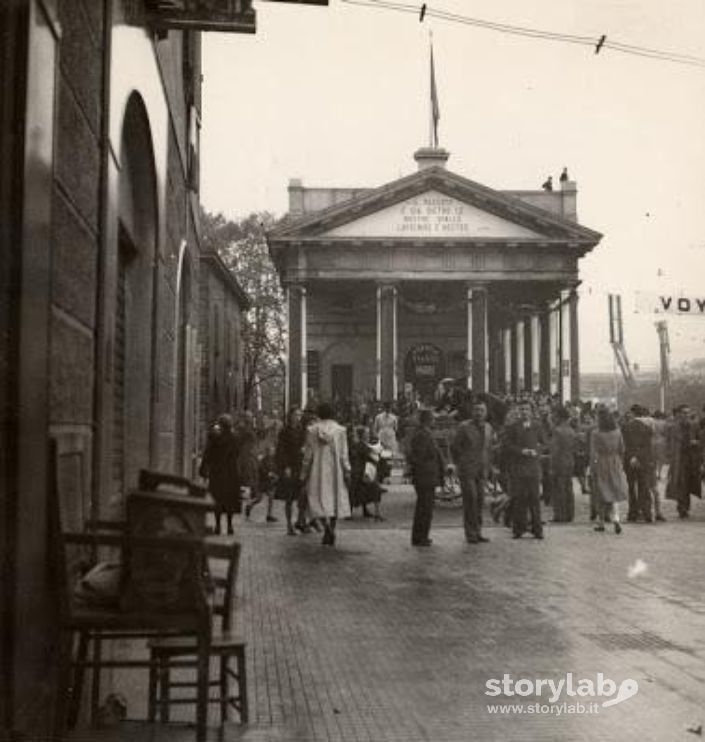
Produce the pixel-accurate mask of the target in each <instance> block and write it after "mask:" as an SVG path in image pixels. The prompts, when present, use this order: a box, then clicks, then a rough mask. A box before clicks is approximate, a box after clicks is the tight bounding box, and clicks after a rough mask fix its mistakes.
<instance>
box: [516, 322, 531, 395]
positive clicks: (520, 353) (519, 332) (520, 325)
mask: <svg viewBox="0 0 705 742" xmlns="http://www.w3.org/2000/svg"><path fill="white" fill-rule="evenodd" d="M524 326H525V322H524V320H522V319H520V320H518V321H517V323H516V344H515V346H514V350H515V353H516V355H515V357H514V366H515V368H516V377H517V393H520V392H525V391H526V390H527V389H528V388H529V384H528V383H527V380H526V363H525V360H526V352H525V350H524V338H525V334H524Z"/></svg>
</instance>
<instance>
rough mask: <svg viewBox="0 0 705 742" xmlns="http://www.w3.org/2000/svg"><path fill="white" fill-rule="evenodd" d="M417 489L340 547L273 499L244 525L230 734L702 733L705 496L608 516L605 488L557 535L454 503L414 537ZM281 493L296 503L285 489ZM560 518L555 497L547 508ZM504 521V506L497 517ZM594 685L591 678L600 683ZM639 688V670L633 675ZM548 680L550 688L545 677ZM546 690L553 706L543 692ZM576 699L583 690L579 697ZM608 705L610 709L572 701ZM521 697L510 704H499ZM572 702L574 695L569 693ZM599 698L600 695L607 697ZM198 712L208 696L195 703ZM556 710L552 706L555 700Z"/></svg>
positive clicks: (129, 733) (91, 734)
mask: <svg viewBox="0 0 705 742" xmlns="http://www.w3.org/2000/svg"><path fill="white" fill-rule="evenodd" d="M413 501H414V497H413V491H412V490H411V488H410V487H408V486H395V487H393V488H391V490H390V492H389V493H388V494H387V495H386V496H385V500H384V503H383V505H384V511H383V512H385V514H386V517H387V520H386V521H384V522H382V523H374V522H371V521H362V520H361V519H359V520H353V521H351V522H343V523H341V525H340V528H339V532H338V545H337V546H336V547H335V548H330V547H323V546H321V544H320V537H319V536H317V535H315V534H311V535H307V536H296V537H290V536H287V535H286V534H285V527H284V523H283V512H281V509H278V510H277V511H276V515H277V516H278V517H279V518H280V520H279V522H278V523H269V524H268V523H265V522H263V519H264V507H263V505H260V507H259V508H258V509H256V510H255V513H254V514H253V519H252V520H250V521H244V522H243V523H242V524H241V527H240V538H241V539H242V542H243V545H244V549H243V552H244V553H243V559H242V565H241V572H240V575H241V577H240V587H239V609H238V610H239V616H238V621H239V623H240V625H241V626H242V629H243V631H244V633H245V636H246V638H247V641H248V672H249V676H250V686H249V692H250V719H251V723H250V724H249V725H248V727H247V728H244V727H240V726H239V725H238V724H237V723H236V722H233V723H231V724H229V725H228V726H226V727H225V728H224V729H223V730H222V731H220V732H219V731H218V730H217V727H216V725H217V717H216V716H215V708H214V715H213V719H212V721H213V724H214V730H213V739H220V740H223V742H229V741H232V742H238V741H242V742H265V741H266V742H319V741H320V742H421V741H422V740H423V741H428V742H467V741H468V740H480V741H482V742H485V741H486V742H491V741H493V740H497V741H498V742H500V741H501V742H509V741H511V740H521V741H522V742H531V741H533V740H540V741H541V742H550V741H551V740H556V741H558V740H561V741H562V740H595V741H597V740H616V739H619V740H622V741H623V742H630V741H631V740H634V741H635V742H636V741H637V740H638V741H639V742H646V741H650V740H654V742H656V741H658V742H662V741H665V742H672V741H673V742H675V741H677V740H694V739H696V738H697V736H698V735H696V733H695V732H693V731H690V732H689V731H688V727H691V728H693V729H694V730H695V731H697V727H698V725H700V724H705V705H704V704H703V699H704V697H705V570H704V569H703V568H702V564H701V560H702V558H703V557H704V556H705V548H704V546H703V543H704V539H705V505H703V503H701V502H699V501H697V502H695V504H694V511H693V516H692V517H691V519H689V520H686V521H679V520H677V518H676V516H675V509H674V507H673V504H672V503H670V502H667V503H666V504H665V506H664V513H665V515H666V517H667V518H668V519H669V520H668V522H666V523H657V524H626V525H625V526H624V532H623V533H622V535H621V536H617V535H615V534H614V533H613V531H612V530H611V529H608V530H607V531H606V532H605V533H596V532H594V531H593V530H592V527H591V524H590V523H589V522H588V518H587V497H583V496H580V495H578V496H577V498H576V502H577V521H576V523H573V524H551V523H550V522H549V523H548V524H547V526H546V538H545V540H544V541H537V540H535V539H533V538H531V537H525V538H524V539H522V540H520V541H514V540H512V539H511V534H510V532H509V531H508V530H506V529H505V528H503V527H501V526H496V525H491V526H489V527H487V528H486V531H485V532H486V534H487V535H488V536H489V537H490V539H491V543H489V544H480V545H469V544H465V543H464V540H463V531H462V529H461V528H460V516H461V510H460V508H459V507H455V508H454V507H449V506H444V507H442V508H437V510H436V516H435V525H434V529H433V531H432V534H431V535H432V538H433V545H432V546H431V547H430V548H426V549H420V548H414V547H412V546H411V545H410V543H409V523H410V520H411V514H412V509H413ZM277 505H278V507H279V508H280V504H279V503H278V504H277ZM545 516H546V518H545V519H546V520H550V508H546V509H545ZM488 520H489V518H488ZM567 673H573V683H574V685H575V686H577V685H578V682H579V680H581V679H587V680H592V681H593V682H597V675H598V673H602V675H603V676H604V678H606V679H608V680H612V681H614V682H615V683H616V684H617V685H618V686H619V685H620V684H622V683H623V682H625V681H628V680H630V679H631V680H635V681H636V682H637V683H638V692H637V693H636V694H635V695H634V696H633V697H631V698H628V699H626V700H624V701H623V702H621V703H619V704H616V705H613V706H611V707H603V706H602V705H601V704H602V702H603V701H604V700H606V698H607V696H606V695H603V696H601V697H588V696H569V695H566V693H565V692H564V693H563V694H562V695H561V696H560V698H559V699H558V702H557V703H556V704H554V705H553V706H551V705H550V704H549V703H548V696H549V695H550V693H549V692H548V686H547V685H545V686H544V689H543V693H542V694H541V695H540V696H537V695H535V694H532V695H529V696H527V697H520V696H517V695H515V696H512V697H508V696H506V695H499V696H496V697H489V696H487V695H486V694H485V691H486V689H487V686H486V683H487V681H488V680H491V679H498V680H500V681H501V680H502V678H503V676H504V675H505V674H511V676H512V678H513V679H514V680H515V681H517V680H520V679H524V684H523V686H521V685H520V686H519V687H518V688H517V689H518V690H519V689H521V690H522V691H528V690H531V689H530V688H528V686H527V683H528V682H529V681H532V682H533V681H535V680H536V679H552V680H554V682H555V681H559V680H560V679H562V678H563V679H565V678H566V675H567ZM582 687H583V689H584V690H585V689H586V688H587V686H586V685H583V686H582ZM624 687H625V689H626V688H628V687H630V686H629V683H627V685H625V686H624ZM534 689H535V688H534ZM118 690H119V691H120V692H122V693H124V694H125V695H126V696H127V698H128V705H129V714H130V716H131V717H133V718H139V717H142V718H144V716H145V712H146V684H145V683H144V679H142V678H140V674H139V673H138V672H136V671H133V672H127V673H124V674H122V675H118ZM537 702H540V704H542V706H543V708H541V707H539V708H538V710H537V711H535V712H531V711H528V710H527V707H528V706H529V705H534V704H536V703H537ZM563 702H565V703H566V705H562V704H563ZM577 702H582V703H583V705H584V706H586V707H589V704H591V703H592V704H594V705H596V708H597V712H596V713H587V712H585V713H571V710H572V711H574V712H577V711H578V710H579V709H578V708H577V707H576V706H575V704H577ZM511 703H519V704H521V705H522V706H523V707H524V708H523V712H522V711H520V710H510V709H504V710H500V711H499V712H496V713H492V712H490V710H488V704H511ZM569 706H570V708H569ZM589 708H592V707H589ZM177 710H178V711H179V713H181V714H183V715H184V717H183V718H185V719H192V718H193V710H192V709H191V708H188V707H187V708H186V709H183V710H180V709H177ZM541 711H544V712H545V713H541ZM193 738H194V734H193V730H192V729H190V728H188V727H182V726H179V725H171V726H168V727H165V726H161V725H158V724H157V725H154V726H153V727H151V728H150V726H149V725H147V724H127V723H125V724H123V725H120V726H119V727H117V728H115V729H113V730H107V731H105V732H97V731H95V730H92V731H83V732H76V733H74V735H73V736H72V737H71V739H72V741H73V740H80V742H88V741H89V740H90V742H123V740H130V742H147V741H149V742H163V741H165V740H170V742H182V740H183V742H186V741H187V740H189V742H190V740H192V739H193Z"/></svg>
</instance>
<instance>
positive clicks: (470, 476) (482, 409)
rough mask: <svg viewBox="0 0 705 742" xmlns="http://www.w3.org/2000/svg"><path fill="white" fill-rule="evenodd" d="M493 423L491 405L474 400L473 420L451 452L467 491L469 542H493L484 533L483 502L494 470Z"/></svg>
mask: <svg viewBox="0 0 705 742" xmlns="http://www.w3.org/2000/svg"><path fill="white" fill-rule="evenodd" d="M492 440H493V432H492V426H491V425H490V424H489V423H488V422H487V405H486V404H485V403H484V402H483V401H481V400H479V399H477V400H475V401H474V402H473V405H472V413H471V419H470V420H466V421H465V422H463V423H461V424H460V426H459V427H458V430H457V432H456V434H455V438H454V439H453V444H452V446H451V453H452V454H453V462H454V463H455V466H456V468H457V470H458V478H459V479H460V487H461V490H462V493H463V525H464V527H465V540H466V541H467V542H468V543H469V544H478V543H484V542H486V541H489V539H488V538H485V537H484V536H483V535H482V504H483V500H484V494H485V483H486V482H487V475H488V473H489V469H490V454H491V451H492Z"/></svg>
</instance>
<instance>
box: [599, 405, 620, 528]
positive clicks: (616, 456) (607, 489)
mask: <svg viewBox="0 0 705 742" xmlns="http://www.w3.org/2000/svg"><path fill="white" fill-rule="evenodd" d="M623 460H624V440H623V439H622V433H621V431H620V430H619V428H618V427H617V423H616V421H615V419H614V415H613V414H612V413H611V412H610V411H609V410H608V409H606V408H604V407H601V408H600V409H599V410H598V411H597V428H596V429H595V430H593V431H592V434H591V435H590V472H591V475H592V486H593V488H594V490H595V496H596V497H597V502H598V506H597V525H596V526H595V530H596V531H604V530H605V515H606V514H608V515H609V516H610V520H611V521H612V523H613V524H614V532H615V533H617V534H619V533H621V532H622V526H621V524H620V522H619V503H620V502H624V500H626V499H627V477H626V474H625V473H624V466H623V463H622V462H623Z"/></svg>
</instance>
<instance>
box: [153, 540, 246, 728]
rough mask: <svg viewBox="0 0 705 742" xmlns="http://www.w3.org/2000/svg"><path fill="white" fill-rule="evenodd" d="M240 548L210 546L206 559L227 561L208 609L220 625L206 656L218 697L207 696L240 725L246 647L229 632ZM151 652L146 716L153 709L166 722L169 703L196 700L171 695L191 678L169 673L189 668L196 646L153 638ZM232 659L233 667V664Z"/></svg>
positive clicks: (243, 708)
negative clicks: (213, 662)
mask: <svg viewBox="0 0 705 742" xmlns="http://www.w3.org/2000/svg"><path fill="white" fill-rule="evenodd" d="M240 551H241V547H240V544H238V543H232V544H219V543H209V544H208V546H207V554H208V556H209V557H210V558H215V559H225V560H226V561H227V572H226V575H225V577H217V576H216V577H215V578H214V582H215V588H216V598H215V601H214V604H213V606H212V612H213V615H214V617H216V616H217V617H219V618H220V621H221V627H220V631H214V632H213V633H212V636H211V643H210V655H211V657H215V658H217V660H218V662H217V676H216V677H215V678H214V679H212V680H209V688H212V687H215V688H216V689H217V690H216V695H215V696H214V697H212V698H210V697H209V702H210V703H217V704H219V706H220V720H221V723H222V724H224V723H225V722H227V721H228V708H229V706H232V707H233V708H235V709H236V710H237V711H238V713H239V717H240V721H241V723H243V724H246V723H247V722H248V701H247V664H246V657H245V650H246V643H245V640H244V639H243V637H242V636H241V635H240V634H239V633H238V632H236V631H234V628H233V616H234V610H235V593H236V583H237V573H238V566H239V562H240ZM149 648H150V652H151V666H150V681H149V718H150V720H151V721H154V720H155V719H156V715H157V708H158V709H159V715H160V720H161V721H162V722H168V721H169V707H170V706H171V705H173V704H179V705H181V704H192V703H194V702H195V700H196V698H195V697H194V696H175V695H174V694H173V693H172V690H174V689H179V690H183V689H188V688H193V687H194V685H195V683H194V682H193V681H189V680H174V679H173V675H172V673H173V671H174V670H176V669H182V668H187V669H188V668H193V667H194V666H195V661H196V650H197V645H196V643H195V642H194V640H193V638H192V637H188V636H184V637H169V638H159V639H153V640H151V641H150V642H149ZM233 660H235V666H234V667H233V665H232V664H231V663H232V661H233ZM231 680H235V681H236V683H237V694H236V695H231V693H230V681H231Z"/></svg>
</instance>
